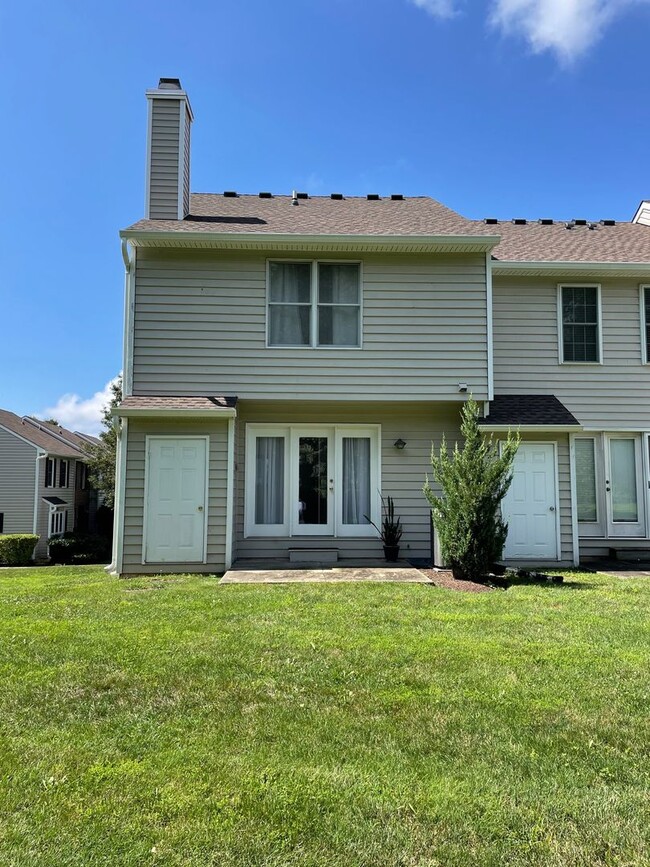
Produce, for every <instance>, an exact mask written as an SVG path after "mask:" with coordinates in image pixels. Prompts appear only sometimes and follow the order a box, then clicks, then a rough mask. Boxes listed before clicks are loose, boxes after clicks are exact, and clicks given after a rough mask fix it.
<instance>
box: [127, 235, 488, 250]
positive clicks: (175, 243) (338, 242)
mask: <svg viewBox="0 0 650 867" xmlns="http://www.w3.org/2000/svg"><path fill="white" fill-rule="evenodd" d="M120 237H121V238H122V239H123V240H124V241H128V242H129V243H131V244H133V246H134V247H175V248H181V249H183V248H192V249H197V248H198V249H213V250H252V251H271V252H273V251H278V252H297V253H330V252H331V253H488V252H490V251H491V250H493V249H494V247H496V245H497V244H498V243H499V241H500V240H501V239H500V237H499V236H498V235H298V234H293V233H280V232H241V233H239V232H191V231H183V230H181V231H130V230H129V229H123V230H122V231H121V232H120Z"/></svg>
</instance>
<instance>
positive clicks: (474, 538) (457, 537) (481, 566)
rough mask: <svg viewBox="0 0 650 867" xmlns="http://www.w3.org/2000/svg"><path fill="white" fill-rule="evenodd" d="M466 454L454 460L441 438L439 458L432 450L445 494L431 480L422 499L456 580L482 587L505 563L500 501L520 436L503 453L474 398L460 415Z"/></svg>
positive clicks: (436, 476) (512, 437)
mask: <svg viewBox="0 0 650 867" xmlns="http://www.w3.org/2000/svg"><path fill="white" fill-rule="evenodd" d="M461 417H462V421H461V426H460V429H461V433H462V434H463V438H464V444H463V447H462V448H459V447H458V443H456V444H455V446H454V450H453V452H452V453H451V454H450V452H449V449H448V447H447V443H446V440H445V438H444V437H443V440H442V444H441V446H440V452H439V454H436V453H435V449H433V448H432V450H431V468H432V471H433V477H434V479H435V480H436V482H438V484H439V485H440V487H441V489H442V496H437V495H436V494H435V493H434V491H433V490H432V488H431V485H430V484H429V477H428V476H427V478H426V481H425V484H424V489H423V490H424V495H425V496H426V498H427V500H428V501H429V505H430V506H431V515H432V518H433V524H434V526H435V528H436V532H437V533H438V538H439V539H440V547H441V553H442V557H443V559H444V561H445V563H447V564H448V565H449V567H450V568H451V569H452V570H453V572H454V575H455V576H456V577H458V578H464V579H466V580H468V581H484V580H485V577H486V575H487V574H488V572H489V571H490V567H491V566H492V565H493V564H494V563H496V561H497V560H500V559H501V555H502V554H503V546H504V545H505V542H506V536H507V535H508V525H507V524H506V523H504V521H503V519H502V517H501V510H500V506H501V501H502V500H503V498H504V497H505V495H506V493H507V492H508V488H509V487H510V483H511V482H512V464H513V461H514V459H515V455H516V454H517V449H518V448H519V442H520V437H519V434H518V433H516V434H512V433H511V432H508V437H507V439H506V440H505V441H504V442H503V444H502V446H501V449H500V450H499V446H498V444H497V443H495V442H494V441H493V438H492V435H490V436H485V435H484V434H483V432H482V431H481V429H480V428H479V425H478V417H479V408H478V404H477V403H476V401H475V400H474V399H473V398H471V397H470V399H469V400H468V401H467V403H466V404H465V405H464V406H463V410H462V413H461Z"/></svg>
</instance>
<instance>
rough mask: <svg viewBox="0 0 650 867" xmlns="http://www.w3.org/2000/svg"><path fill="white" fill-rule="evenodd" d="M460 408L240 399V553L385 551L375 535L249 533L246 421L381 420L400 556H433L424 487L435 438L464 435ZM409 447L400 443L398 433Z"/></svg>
mask: <svg viewBox="0 0 650 867" xmlns="http://www.w3.org/2000/svg"><path fill="white" fill-rule="evenodd" d="M459 411H460V408H459V407H458V406H457V405H454V404H434V403H430V404H424V403H408V404H402V405H399V406H395V405H392V404H390V403H386V402H384V403H364V404H363V405H357V406H353V405H350V404H349V403H338V404H336V403H324V402H319V403H314V402H302V401H300V402H298V401H296V402H289V401H286V402H285V401H282V402H279V401H278V402H274V403H262V402H252V401H243V402H241V403H240V404H239V407H238V420H237V429H236V430H237V443H236V455H237V456H236V464H237V468H238V472H237V476H236V486H235V497H236V502H235V539H236V552H237V557H238V558H241V559H246V558H283V557H286V556H287V553H288V550H289V548H314V547H316V548H331V549H336V550H338V552H339V556H340V557H342V558H343V557H345V558H364V557H365V558H368V557H372V558H375V557H383V552H382V547H381V541H380V540H379V539H378V538H359V539H354V538H338V539H336V538H332V537H323V536H314V537H304V536H301V537H299V538H298V537H293V538H284V539H273V538H248V539H247V538H244V496H245V493H244V492H245V485H246V479H245V464H246V461H245V443H246V424H249V423H266V424H269V423H281V424H287V425H289V424H295V425H299V424H320V425H336V424H359V425H376V424H378V425H381V470H382V478H381V490H382V493H383V494H384V496H388V495H390V496H391V497H393V498H394V499H395V508H396V512H397V514H398V515H399V516H400V517H401V519H402V522H403V524H404V535H403V537H402V542H401V555H402V556H404V557H429V556H430V554H431V530H430V518H429V508H428V505H427V502H426V500H425V498H424V495H423V493H422V486H423V484H424V479H425V474H426V473H427V472H428V471H429V469H430V464H429V458H430V455H431V444H432V442H433V443H434V444H435V445H436V447H438V446H439V444H440V441H441V438H442V435H443V433H444V434H446V436H447V438H448V440H449V441H450V442H451V443H453V442H454V441H455V440H456V439H458V440H460V433H459V423H460V417H459ZM400 438H401V439H404V440H405V441H406V447H405V448H404V449H403V450H402V451H400V450H398V449H396V448H395V446H394V442H395V440H397V439H400Z"/></svg>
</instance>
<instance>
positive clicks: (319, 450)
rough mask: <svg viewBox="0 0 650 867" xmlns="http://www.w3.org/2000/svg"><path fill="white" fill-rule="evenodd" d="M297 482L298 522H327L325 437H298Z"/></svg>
mask: <svg viewBox="0 0 650 867" xmlns="http://www.w3.org/2000/svg"><path fill="white" fill-rule="evenodd" d="M298 484H299V491H298V499H299V501H300V502H299V505H298V509H299V512H298V520H299V522H300V523H301V524H327V484H328V483H327V437H300V439H299V443H298Z"/></svg>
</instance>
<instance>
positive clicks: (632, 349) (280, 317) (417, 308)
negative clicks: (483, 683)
mask: <svg viewBox="0 0 650 867" xmlns="http://www.w3.org/2000/svg"><path fill="white" fill-rule="evenodd" d="M147 98H148V102H149V132H148V154H147V179H146V203H145V218H144V219H143V220H141V221H139V222H137V223H135V224H134V225H133V226H131V227H130V228H128V229H126V230H124V231H122V232H121V237H122V251H123V256H124V261H125V265H126V270H127V279H126V293H127V298H126V311H127V314H126V315H127V318H126V323H125V334H126V341H125V353H124V400H123V402H122V404H121V406H120V408H119V409H118V410H117V411H116V414H117V415H118V417H119V419H120V438H119V449H118V482H117V499H116V530H117V531H116V533H115V546H114V557H113V568H114V569H115V571H116V572H118V573H136V572H160V571H178V570H187V569H191V570H192V571H203V572H217V571H222V570H223V569H225V568H227V567H228V566H229V565H230V564H231V562H232V560H233V558H238V559H247V558H258V559H259V558H261V559H263V560H264V561H265V562H268V563H271V562H272V561H273V560H274V559H283V558H287V557H290V558H291V557H293V558H302V559H309V558H318V559H322V558H323V557H326V556H330V557H334V556H340V557H352V558H365V557H376V556H378V555H379V554H380V552H381V546H380V543H379V540H378V538H377V533H376V531H375V529H374V528H373V526H372V524H371V523H369V519H372V521H374V522H375V523H378V521H379V505H380V504H379V495H378V492H379V491H380V490H381V491H382V492H383V494H385V495H388V494H390V495H391V496H392V497H394V499H395V503H396V507H397V512H398V513H399V514H400V516H401V518H402V521H403V524H404V536H403V539H402V554H403V555H404V556H406V557H410V558H415V557H418V558H419V557H427V556H429V555H430V552H431V527H430V518H429V512H428V507H427V503H426V501H425V499H424V497H423V495H422V483H423V481H424V476H425V473H426V472H427V470H428V468H429V455H430V451H431V444H432V443H433V444H434V446H435V447H436V448H437V447H438V446H439V444H440V441H441V439H442V437H443V435H445V436H446V438H447V440H448V441H451V442H453V441H454V440H455V439H457V438H458V437H459V415H460V409H461V406H462V403H463V401H464V400H465V399H466V397H467V395H468V394H469V393H471V394H473V395H474V397H475V398H476V399H477V400H478V401H480V402H481V403H483V404H484V412H485V417H484V421H483V425H484V427H485V429H486V430H492V431H494V432H495V433H496V435H499V434H500V433H502V432H505V431H506V430H507V429H508V427H513V428H517V427H519V429H520V430H521V434H522V439H523V442H522V446H521V449H520V451H519V454H518V456H517V460H516V467H515V479H514V483H513V486H512V488H511V491H510V492H509V494H508V496H507V498H506V500H505V501H504V506H503V508H504V512H505V515H506V518H507V520H508V522H509V526H510V531H509V536H508V541H507V545H506V551H505V556H506V558H507V559H508V560H509V561H510V562H524V563H533V562H534V563H547V564H549V565H550V564H557V565H560V564H562V565H572V564H575V563H577V562H578V561H579V559H580V557H583V558H584V557H589V556H599V555H604V554H607V553H608V551H609V549H610V548H620V549H624V548H646V549H648V550H649V551H650V535H649V529H650V524H649V521H650V503H649V501H648V480H649V478H650V471H649V463H650V462H649V453H648V434H649V432H650V400H649V398H650V389H649V385H650V368H649V367H648V358H649V354H648V353H649V349H650V226H648V225H647V223H648V222H650V219H648V214H649V213H650V208H648V207H645V206H641V207H640V208H639V211H638V213H637V220H636V221H633V222H631V223H614V222H613V221H608V220H602V221H600V222H598V223H591V222H587V221H585V220H573V221H571V222H568V223H567V222H556V221H553V220H538V221H535V222H527V221H525V220H513V221H509V222H498V221H496V220H490V219H488V220H484V221H474V220H468V219H466V218H464V217H462V216H461V215H459V214H457V213H455V212H454V211H452V210H450V209H449V208H446V207H445V206H443V205H441V204H439V203H438V202H436V201H434V200H432V199H430V198H426V197H418V198H404V197H402V196H397V195H393V196H389V197H384V198H380V197H379V196H377V195H368V196H367V197H363V198H359V197H346V196H343V195H341V194H332V195H331V196H324V197H323V196H319V197H311V196H308V195H307V194H304V193H296V194H294V195H292V196H276V195H271V194H270V193H266V192H262V193H259V194H258V195H239V194H237V193H236V192H232V191H230V192H228V191H227V192H225V193H223V194H203V193H201V194H193V195H191V196H190V187H189V184H190V126H191V123H192V120H193V116H192V111H191V108H190V104H189V100H188V98H187V95H186V93H185V92H184V91H183V90H182V89H181V86H180V82H178V81H177V80H176V79H161V82H160V85H159V87H158V88H157V89H156V90H153V91H148V92H147ZM260 158H261V159H262V158H263V157H260ZM400 446H401V447H400Z"/></svg>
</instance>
